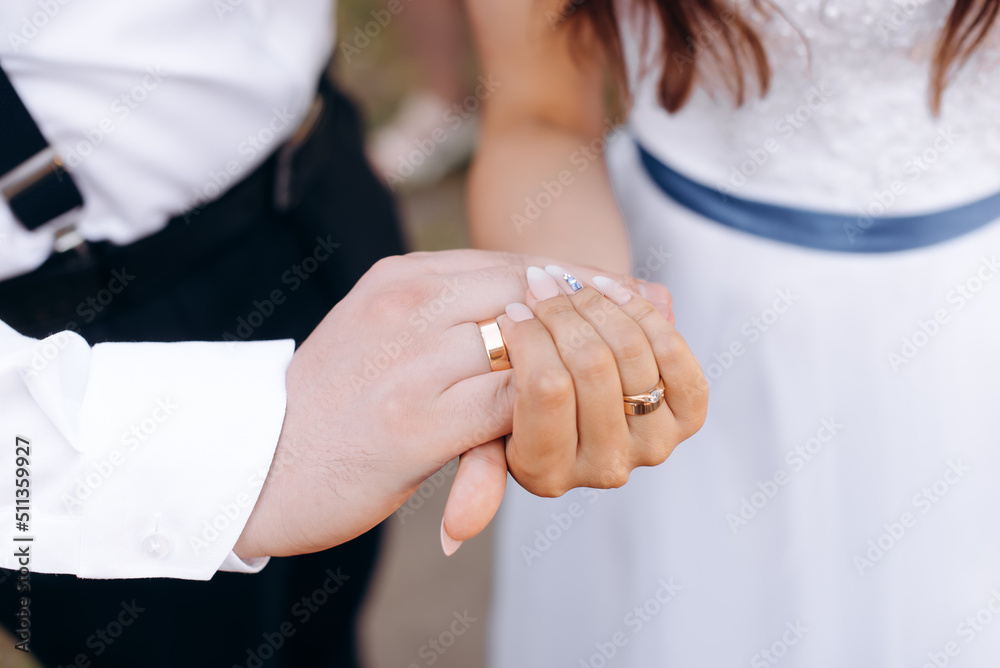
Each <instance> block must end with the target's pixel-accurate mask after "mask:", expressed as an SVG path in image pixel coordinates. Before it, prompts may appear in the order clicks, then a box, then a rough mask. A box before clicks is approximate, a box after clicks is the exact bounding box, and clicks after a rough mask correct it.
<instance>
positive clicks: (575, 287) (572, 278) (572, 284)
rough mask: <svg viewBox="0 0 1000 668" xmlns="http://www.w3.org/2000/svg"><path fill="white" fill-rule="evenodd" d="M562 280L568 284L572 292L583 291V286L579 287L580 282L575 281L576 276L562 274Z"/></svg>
mask: <svg viewBox="0 0 1000 668" xmlns="http://www.w3.org/2000/svg"><path fill="white" fill-rule="evenodd" d="M563 280H564V281H566V282H567V283H569V287H570V288H572V289H573V292H579V291H580V290H583V286H582V285H580V281H578V280H576V276H574V275H573V274H570V273H564V274H563Z"/></svg>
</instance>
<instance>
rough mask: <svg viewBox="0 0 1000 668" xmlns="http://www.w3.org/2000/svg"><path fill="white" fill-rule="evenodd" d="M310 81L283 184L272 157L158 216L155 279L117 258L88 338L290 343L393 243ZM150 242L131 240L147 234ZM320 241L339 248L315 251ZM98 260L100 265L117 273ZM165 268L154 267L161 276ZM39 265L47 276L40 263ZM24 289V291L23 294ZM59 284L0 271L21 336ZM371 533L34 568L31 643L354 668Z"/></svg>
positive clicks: (371, 185)
mask: <svg viewBox="0 0 1000 668" xmlns="http://www.w3.org/2000/svg"><path fill="white" fill-rule="evenodd" d="M322 89H323V97H324V100H325V107H324V111H323V115H322V117H321V118H320V120H319V121H318V123H317V124H316V125H315V127H314V129H313V130H312V133H311V135H310V137H309V139H308V141H307V142H306V144H305V145H304V146H303V147H302V148H301V149H300V150H299V151H298V152H296V154H295V155H294V158H293V159H292V163H291V164H292V169H291V171H290V174H291V181H290V182H288V181H287V178H286V177H287V176H288V175H289V172H284V173H283V174H279V173H278V172H280V171H282V168H281V166H280V162H281V161H279V160H278V159H276V158H275V159H272V160H269V161H268V163H267V164H265V165H264V166H263V167H261V168H260V169H258V170H257V171H256V172H255V173H254V175H252V176H251V177H249V178H247V179H246V180H245V181H244V182H242V183H241V184H239V185H237V186H235V187H234V188H233V189H232V190H231V192H230V193H229V194H227V195H225V196H223V198H222V199H221V200H220V201H217V202H214V203H211V204H208V205H206V206H203V207H200V208H198V209H196V210H194V211H193V212H192V214H191V215H188V216H187V218H186V219H185V218H180V217H179V218H177V219H175V220H173V221H171V224H170V226H168V230H172V232H171V234H167V235H166V237H164V238H169V239H172V241H169V242H167V241H164V242H163V245H162V252H160V253H158V255H159V260H157V261H156V262H157V263H159V264H161V265H164V264H165V265H169V267H166V268H168V269H169V271H168V272H167V274H166V275H168V276H169V280H157V281H153V280H150V281H145V282H144V277H145V276H149V275H150V273H152V272H144V267H142V266H134V267H125V269H126V270H127V271H128V272H130V273H131V274H132V275H134V276H135V279H134V281H133V282H132V284H131V285H129V286H128V287H126V288H125V289H124V290H122V291H121V293H120V294H119V295H117V296H116V297H115V298H114V300H113V301H112V302H111V303H109V304H107V305H106V306H104V305H101V304H100V303H98V304H97V305H98V306H101V308H100V310H99V311H98V310H97V309H95V308H91V307H89V306H88V307H86V308H81V307H78V308H76V309H74V310H73V312H71V314H70V317H71V318H72V320H73V321H74V322H75V323H76V325H77V326H78V328H79V331H80V333H81V334H82V335H83V336H84V337H85V338H86V339H87V340H88V341H89V342H90V343H92V344H93V343H97V342H101V341H185V340H205V341H218V340H223V339H229V338H237V339H247V340H251V339H278V338H294V339H295V340H296V343H297V344H298V343H301V342H302V340H303V339H305V337H306V336H308V335H309V333H310V332H311V331H312V329H313V328H314V327H315V326H316V325H317V324H318V323H319V321H320V320H321V319H322V318H323V317H324V315H326V313H327V312H328V311H329V310H330V309H331V308H332V307H333V306H334V305H335V304H336V303H337V301H339V300H340V299H341V298H342V297H343V296H344V295H345V294H346V293H347V292H348V291H349V290H350V288H351V287H352V286H353V285H354V283H355V282H356V281H357V280H358V279H359V278H360V277H361V275H362V274H363V273H364V272H365V271H366V270H367V269H368V268H369V267H370V266H371V265H372V264H373V263H374V262H375V261H377V260H378V259H380V258H381V257H384V256H386V255H393V254H398V253H400V252H402V246H403V244H402V241H401V237H400V233H399V229H398V226H397V218H396V213H395V209H394V206H393V203H392V200H391V198H390V197H389V195H388V193H387V192H386V190H385V189H384V188H383V187H382V185H381V184H380V183H379V182H378V181H377V180H376V179H375V177H374V176H373V174H372V173H371V171H370V170H369V169H368V167H367V163H366V161H365V159H364V155H363V153H362V143H361V129H360V124H359V120H358V117H357V114H356V111H355V109H354V107H353V106H352V105H351V104H350V103H349V102H348V101H347V100H346V99H345V98H344V97H343V96H342V95H341V94H340V93H338V92H337V91H335V90H334V89H333V88H332V86H331V85H329V84H324V85H323V86H322ZM283 179H284V181H283ZM276 181H277V182H282V183H283V187H284V189H285V191H286V192H285V194H286V195H288V194H289V193H290V194H291V199H290V203H287V204H283V205H282V206H281V207H278V206H276V205H275V204H274V197H273V192H272V191H271V189H270V187H269V186H270V184H273V183H275V182H276ZM286 199H287V198H286ZM213 225H215V226H230V227H231V228H232V229H234V230H238V233H237V234H235V235H234V236H233V237H232V238H229V239H226V242H225V243H223V244H221V245H218V246H217V247H216V248H214V249H212V250H211V252H208V253H205V252H204V251H205V249H204V248H199V247H198V242H197V241H194V242H192V243H188V242H185V241H183V239H184V238H185V235H186V234H187V232H186V230H187V229H196V228H197V229H200V230H211V229H212V228H211V227H209V226H213ZM165 234H166V233H165ZM171 235H172V236H171ZM160 237H163V235H159V236H154V237H151V238H149V239H147V240H146V241H144V242H143V243H146V244H147V245H149V244H154V245H155V244H159V243H160V242H159V241H158V239H159V238H160ZM178 239H181V240H182V241H181V242H180V243H178ZM321 244H322V245H323V247H324V249H329V248H331V247H332V245H334V244H339V245H338V246H336V247H335V249H334V250H333V251H332V253H330V256H329V259H326V260H323V261H317V260H315V257H316V256H315V255H314V251H315V249H316V248H317V246H318V245H321ZM103 252H104V251H102V250H101V249H100V248H99V247H95V249H94V251H93V253H95V254H97V255H98V256H100V255H101V254H102V253H103ZM324 255H326V250H324V252H323V253H320V256H324ZM307 258H312V259H311V260H307ZM113 262H114V259H111V260H109V262H107V263H106V264H107V266H105V267H104V269H103V270H102V271H111V270H113V269H118V268H117V267H114V266H113ZM152 263H153V261H152V260H151V261H150V266H152ZM164 269H165V266H159V267H157V269H156V272H155V273H157V274H158V275H160V276H161V277H162V276H163V275H165V274H164V273H163V272H164ZM45 272H49V273H50V274H52V273H53V272H52V271H51V270H50V269H48V266H46V267H45V268H43V269H42V271H41V273H42V274H44V273H45ZM37 286H42V287H37ZM65 287H66V289H69V286H68V285H66V286H65ZM275 289H280V290H281V291H282V293H283V295H284V296H285V297H286V300H285V301H283V302H282V303H281V304H280V305H274V310H273V313H272V314H270V316H269V317H266V318H259V317H257V316H252V315H251V314H252V313H254V312H255V311H258V310H261V309H263V310H265V311H266V310H268V307H267V304H266V303H265V302H266V301H267V300H268V298H269V295H271V293H272V292H273V291H274V290H275ZM30 290H35V296H34V297H32V298H31V299H29V300H25V297H24V295H25V294H27V292H28V291H30ZM59 294H60V290H59V279H58V278H57V277H56V278H53V276H51V275H50V276H41V277H40V278H39V276H37V275H36V276H32V275H29V276H26V277H21V278H19V279H14V280H12V281H7V282H6V283H3V284H0V318H3V319H4V320H5V321H7V322H8V323H9V324H11V325H12V326H15V327H17V328H18V329H20V330H21V331H22V332H23V333H26V334H30V335H33V336H45V335H47V334H49V333H51V332H52V331H58V330H59V329H62V328H64V327H65V326H66V322H67V318H66V316H65V312H64V311H63V312H60V310H59V309H58V308H56V305H55V302H56V301H59V299H58V295H59ZM5 295H7V298H5ZM70 301H71V302H72V301H73V300H70ZM47 302H51V304H47ZM82 303H83V302H81V304H82ZM49 305H51V306H52V308H48V306H49ZM60 313H61V315H60ZM264 315H267V314H266V313H265V314H264ZM81 316H82V317H81ZM261 321H262V322H261ZM257 323H259V325H258V324H257ZM242 325H245V326H242ZM204 409H205V410H207V411H210V410H211V406H205V407H204ZM191 493H192V494H195V495H196V494H197V493H198V490H196V489H192V490H191ZM378 536H379V533H378V530H377V529H376V530H373V531H371V532H369V533H368V534H366V535H364V536H361V537H360V538H358V539H356V540H354V541H352V542H350V543H347V544H344V545H341V546H339V547H336V548H333V549H331V550H327V551H325V552H322V553H318V554H313V555H305V556H300V557H292V558H283V559H272V560H271V563H270V564H269V565H268V566H267V567H266V568H265V569H264V570H263V572H261V573H259V574H256V575H244V574H234V573H217V574H216V575H215V577H213V578H212V580H211V581H209V582H192V581H182V580H167V579H149V580H116V581H97V580H82V579H77V578H75V577H74V576H72V575H58V576H56V575H41V574H33V575H32V576H31V584H32V591H31V597H32V604H31V610H32V630H33V638H32V651H33V652H34V653H35V654H36V656H37V657H38V658H39V659H40V660H41V661H42V662H43V663H44V664H45V665H46V666H48V667H50V668H51V667H54V666H113V667H120V668H137V667H147V666H148V667H162V668H178V667H182V666H183V667H186V666H205V667H208V668H232V667H234V666H240V667H241V668H251V667H263V666H266V667H275V668H277V667H285V666H308V667H312V666H356V665H358V658H357V653H356V647H355V640H354V624H355V617H356V613H357V610H358V608H359V606H360V604H361V601H362V598H363V596H364V594H365V590H366V587H367V585H368V582H369V579H370V575H371V572H372V568H373V565H374V561H375V557H376V552H377V549H378V543H379V538H378ZM6 575H7V577H6V579H5V580H4V581H3V582H2V583H0V592H3V593H2V594H0V600H3V601H8V602H10V603H7V604H5V605H4V606H3V608H5V609H7V611H8V613H7V614H3V615H0V622H2V623H3V624H5V625H8V626H9V625H10V624H11V620H13V612H14V608H13V601H14V600H15V598H14V588H13V584H14V578H13V577H11V576H10V573H6ZM331 591H333V592H334V593H330V592H331ZM126 620H127V621H128V622H129V623H128V624H127V625H126V624H123V621H126Z"/></svg>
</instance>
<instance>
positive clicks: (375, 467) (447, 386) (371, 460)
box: [235, 250, 666, 558]
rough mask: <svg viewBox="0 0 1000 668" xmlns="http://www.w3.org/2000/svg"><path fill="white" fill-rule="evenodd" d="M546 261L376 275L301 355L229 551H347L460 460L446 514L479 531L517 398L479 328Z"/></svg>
mask: <svg viewBox="0 0 1000 668" xmlns="http://www.w3.org/2000/svg"><path fill="white" fill-rule="evenodd" d="M544 262H545V260H544V259H540V258H525V257H521V256H514V255H509V254H504V253H493V252H486V251H472V250H462V251H447V252H441V253H419V254H412V255H408V256H404V257H393V258H388V259H386V260H383V261H381V262H379V263H378V264H376V265H375V267H373V268H372V269H371V271H369V272H368V273H367V274H366V275H365V276H364V277H363V278H362V279H361V281H359V282H358V284H357V285H356V286H355V287H354V289H353V290H352V291H351V292H350V293H349V294H348V295H347V297H345V298H344V299H343V300H342V301H341V302H340V303H339V304H337V306H336V307H335V308H334V309H333V310H332V311H331V312H330V313H329V314H328V315H327V317H326V318H324V320H323V321H322V322H321V323H320V325H319V326H318V327H317V328H316V330H315V331H314V332H313V333H312V335H310V337H309V338H308V339H307V340H306V341H305V342H304V343H303V345H302V346H301V347H300V348H299V350H298V351H296V353H295V356H294V358H293V360H292V363H291V365H290V366H289V369H288V374H287V390H288V404H287V410H286V414H285V420H284V423H283V426H282V431H281V437H280V439H279V442H278V446H277V449H276V451H275V456H274V461H273V462H272V465H271V469H270V471H269V473H268V476H267V479H266V481H265V483H264V487H263V489H262V490H261V494H260V498H259V499H258V501H257V505H256V506H255V508H254V512H253V513H252V515H251V516H250V519H249V521H248V523H247V525H246V527H245V529H244V531H243V534H242V536H241V537H240V540H239V541H238V542H237V544H236V546H235V551H236V553H237V554H238V555H239V556H240V557H242V558H251V557H257V556H284V555H292V554H300V553H306V552H314V551H318V550H323V549H326V548H329V547H332V546H334V545H337V544H340V543H342V542H345V541H347V540H350V539H351V538H354V537H355V536H358V535H360V534H361V533H363V532H365V531H367V530H368V529H370V528H371V527H373V526H375V525H376V524H378V523H379V522H380V521H381V520H383V519H384V518H385V517H387V516H388V515H389V514H391V513H392V512H393V511H394V510H396V509H397V508H398V507H399V506H400V505H402V504H403V503H404V502H405V501H406V500H407V499H408V498H409V497H410V495H411V494H412V493H413V492H414V491H415V490H416V489H417V487H418V486H419V485H420V484H421V482H423V481H424V480H425V479H426V478H427V477H428V476H430V475H431V474H433V473H434V472H435V471H437V470H438V469H440V468H441V467H442V466H444V465H445V464H446V463H447V462H448V461H450V460H451V459H453V458H454V457H456V456H458V455H461V454H463V453H467V454H466V455H465V456H464V457H463V460H462V464H461V465H460V467H459V471H458V475H457V477H456V483H455V487H456V489H455V490H453V494H452V499H451V500H450V502H449V505H454V504H455V503H456V502H460V503H458V506H459V507H461V508H462V509H463V510H462V511H460V512H459V515H464V518H465V519H464V526H474V527H475V526H478V527H479V528H482V527H484V526H485V525H486V523H488V522H489V519H490V518H492V516H493V514H494V513H495V512H496V509H497V507H498V506H499V503H500V499H501V498H502V496H503V484H504V481H505V480H506V463H505V460H504V458H503V456H502V440H501V439H502V437H503V436H504V435H505V434H509V433H510V432H511V429H512V424H513V423H512V414H513V406H514V400H515V396H514V394H515V392H514V386H513V382H512V378H513V375H512V373H511V372H510V371H506V372H498V373H491V372H490V366H489V362H488V360H487V357H486V352H485V349H484V346H483V341H482V337H481V336H480V333H479V328H478V326H477V325H476V323H477V322H478V321H481V320H485V319H487V318H493V317H496V316H497V315H499V314H501V313H503V312H504V309H505V307H506V306H507V305H508V304H511V303H515V302H524V301H525V300H526V297H527V282H526V277H525V265H526V264H527V263H535V264H537V263H544ZM574 270H575V269H574ZM578 271H579V272H580V275H581V276H582V277H584V278H587V277H590V276H592V275H593V272H588V271H586V270H578ZM632 285H635V284H634V283H633V284H632ZM661 290H662V292H661ZM653 291H654V292H655V293H656V294H659V295H661V297H660V302H661V304H663V303H665V301H666V299H665V298H664V297H663V296H662V295H663V294H664V293H665V290H663V289H662V288H658V287H657V288H653ZM477 446H483V447H477ZM498 450H499V453H498ZM498 454H499V456H497V455H498ZM475 480H483V481H486V482H485V484H483V485H476V484H470V482H472V481H475ZM463 481H464V482H463ZM528 489H529V491H534V490H532V489H531V488H530V487H529V488H528ZM452 512H453V514H454V512H455V511H452ZM463 533H467V531H465V532H463ZM463 537H465V536H463Z"/></svg>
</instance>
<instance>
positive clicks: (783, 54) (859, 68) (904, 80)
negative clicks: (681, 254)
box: [627, 0, 1000, 215]
mask: <svg viewBox="0 0 1000 668" xmlns="http://www.w3.org/2000/svg"><path fill="white" fill-rule="evenodd" d="M738 6H739V7H741V8H742V9H743V11H744V12H745V15H746V16H747V17H748V18H749V19H750V21H751V24H752V25H753V26H754V28H755V29H756V30H757V31H758V33H759V34H760V36H761V37H762V39H763V42H764V45H765V48H766V50H767V55H768V59H769V61H770V63H771V66H772V70H773V73H774V74H773V78H772V81H771V89H770V91H769V93H768V94H767V95H766V96H765V97H763V98H761V99H754V98H752V99H751V100H750V101H749V102H747V103H745V104H744V105H743V106H742V107H740V108H734V105H733V104H732V101H731V100H730V99H729V98H728V97H727V96H726V95H725V94H724V93H722V92H718V91H716V92H714V93H713V92H711V91H708V92H706V90H705V89H700V90H699V91H698V92H697V93H696V94H695V95H693V97H692V99H691V101H690V103H689V104H688V105H687V106H686V107H685V108H684V109H683V110H681V112H679V113H678V114H675V115H673V116H669V115H667V114H666V112H664V111H663V110H662V109H661V108H659V105H658V104H657V103H656V94H655V88H656V83H657V81H658V78H659V74H658V72H657V71H656V70H655V68H652V70H650V69H649V68H646V70H645V74H644V75H643V76H642V77H641V80H636V79H637V78H638V73H639V72H640V71H643V69H641V68H639V67H638V57H637V52H638V48H637V47H636V43H637V42H638V40H634V39H633V40H629V41H630V42H631V44H630V45H629V48H628V49H627V52H630V54H629V61H630V63H629V64H630V71H631V72H632V76H633V81H634V90H635V91H636V107H635V113H634V115H633V125H634V127H635V128H636V130H637V134H638V135H639V136H640V137H641V138H649V140H650V141H651V142H652V143H653V144H654V145H655V146H654V148H656V149H658V151H657V152H658V153H659V154H661V155H662V156H664V157H665V158H668V159H670V160H671V162H673V163H674V164H676V166H677V167H679V168H681V169H682V170H684V169H685V168H686V167H688V169H686V171H688V172H689V173H692V175H693V176H696V177H700V178H701V179H702V180H706V179H707V180H709V181H710V182H711V184H712V185H715V186H717V187H720V188H727V189H729V190H731V191H734V192H736V193H737V194H740V195H742V196H749V197H757V198H766V199H770V200H779V201H786V202H789V203H803V202H809V203H811V204H812V205H813V206H822V207H823V208H827V209H837V210H840V209H846V210H850V211H855V210H857V209H858V208H859V207H861V208H869V207H868V205H869V204H870V203H872V202H874V201H877V200H878V199H879V198H880V195H882V196H883V197H882V199H889V198H887V197H885V196H884V195H885V193H886V192H888V193H890V194H891V193H892V192H893V187H894V185H895V187H896V190H897V191H899V192H898V193H897V194H896V195H895V196H892V197H891V200H892V202H891V204H890V205H889V206H888V207H887V210H886V211H885V212H884V213H886V214H890V215H891V214H895V213H901V212H904V211H907V210H916V209H928V208H942V207H944V206H951V205H954V204H956V203H961V202H963V201H968V200H971V199H974V198H977V197H981V196H984V195H986V194H991V193H992V192H995V191H1000V68H998V67H997V60H998V59H1000V49H998V43H997V40H996V32H995V31H994V33H992V34H991V35H990V38H989V39H988V40H987V43H986V44H984V46H983V47H982V48H981V49H980V50H979V51H978V52H977V53H976V54H975V55H974V56H973V57H972V59H971V60H970V62H969V63H967V64H966V66H965V67H964V68H963V69H962V70H961V71H960V72H959V74H958V76H957V77H956V78H955V80H954V81H953V82H952V83H951V84H950V85H949V86H948V88H947V89H946V90H945V96H944V100H943V108H942V115H941V117H940V118H934V117H933V116H932V115H931V112H930V104H929V93H928V91H929V79H930V62H931V59H932V58H933V52H934V48H935V45H936V42H937V39H938V37H939V35H940V32H941V30H942V27H943V25H944V22H945V20H946V18H947V16H948V13H949V12H950V11H951V2H950V1H949V0H922V1H921V0H906V1H905V2H904V1H896V0H872V1H869V2H866V1H865V0H775V6H776V7H777V8H778V9H780V11H764V12H760V11H757V10H754V9H752V8H751V6H750V3H749V2H746V0H743V1H742V3H741V4H740V5H738ZM701 38H702V39H713V37H712V36H711V35H710V34H707V33H706V34H705V35H703V36H702V37H701ZM647 143H648V142H647ZM772 149H773V150H772ZM762 151H765V152H766V155H765V154H764V153H762ZM748 161H749V162H748ZM877 209H878V207H877V206H876V207H875V212H876V213H879V212H878V211H877Z"/></svg>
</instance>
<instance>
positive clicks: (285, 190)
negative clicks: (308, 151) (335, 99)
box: [274, 92, 326, 213]
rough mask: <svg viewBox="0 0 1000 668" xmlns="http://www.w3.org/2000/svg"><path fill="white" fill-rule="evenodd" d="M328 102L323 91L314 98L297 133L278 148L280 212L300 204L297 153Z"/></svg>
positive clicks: (276, 195)
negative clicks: (296, 169)
mask: <svg viewBox="0 0 1000 668" xmlns="http://www.w3.org/2000/svg"><path fill="white" fill-rule="evenodd" d="M325 106H326V103H325V102H324V100H323V94H322V92H320V93H317V94H316V97H315V98H313V101H312V105H311V106H310V107H309V111H308V112H307V113H306V117H305V120H303V121H302V125H300V126H299V127H298V129H297V130H296V131H295V134H293V135H292V136H291V138H290V139H289V140H288V141H287V142H285V144H284V145H283V146H282V147H281V148H279V149H278V155H277V160H276V162H275V170H274V172H275V173H274V208H275V209H276V210H277V211H278V212H279V213H285V212H287V211H288V210H290V209H291V208H292V207H293V206H295V205H296V204H298V199H299V197H298V193H296V192H294V191H295V155H296V154H297V153H298V152H299V149H301V148H302V146H303V145H305V143H306V142H307V141H309V138H310V137H311V136H312V133H313V130H315V129H316V126H317V125H318V124H319V119H320V118H321V117H322V116H323V109H324V108H325Z"/></svg>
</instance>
